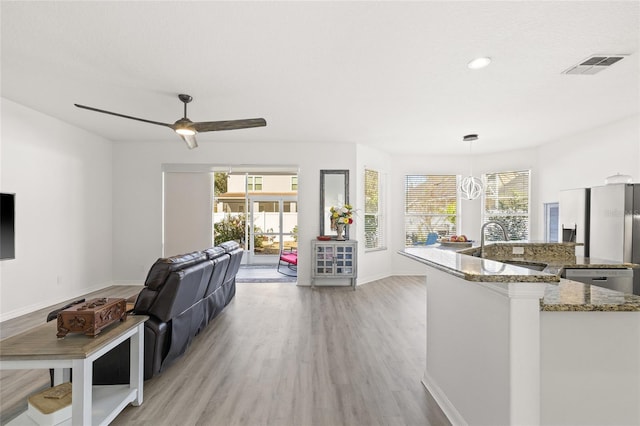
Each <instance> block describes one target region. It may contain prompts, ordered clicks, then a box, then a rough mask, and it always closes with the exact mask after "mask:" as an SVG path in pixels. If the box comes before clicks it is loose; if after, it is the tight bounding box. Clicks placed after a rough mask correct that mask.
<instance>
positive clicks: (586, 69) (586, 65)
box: [562, 55, 627, 74]
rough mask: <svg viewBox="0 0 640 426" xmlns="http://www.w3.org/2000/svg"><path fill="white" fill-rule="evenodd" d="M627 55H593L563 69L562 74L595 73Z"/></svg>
mask: <svg viewBox="0 0 640 426" xmlns="http://www.w3.org/2000/svg"><path fill="white" fill-rule="evenodd" d="M625 56H627V55H593V56H591V57H589V58H587V59H585V60H584V61H582V62H580V63H579V64H578V65H573V66H572V67H569V69H567V70H565V71H563V72H562V73H563V74H597V73H599V72H600V71H604V70H606V69H607V68H608V67H610V66H611V65H613V64H615V63H616V62H618V61H620V60H622V59H623V58H624V57H625Z"/></svg>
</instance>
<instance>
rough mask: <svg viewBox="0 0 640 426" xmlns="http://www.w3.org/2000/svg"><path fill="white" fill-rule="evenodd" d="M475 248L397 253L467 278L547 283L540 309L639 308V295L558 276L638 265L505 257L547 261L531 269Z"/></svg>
mask: <svg viewBox="0 0 640 426" xmlns="http://www.w3.org/2000/svg"><path fill="white" fill-rule="evenodd" d="M478 249H479V248H476V247H473V248H469V249H466V250H461V251H458V252H456V251H453V250H442V249H440V248H439V246H438V245H434V246H430V247H407V248H405V249H404V250H402V251H400V252H399V253H400V254H401V255H403V256H406V257H408V258H411V259H414V260H416V261H418V262H421V263H424V264H425V265H429V266H432V267H434V268H436V269H439V270H441V271H444V272H447V273H449V274H451V275H455V276H457V277H459V278H462V279H464V280H467V281H474V282H509V283H518V282H544V283H548V285H547V288H546V290H545V295H544V298H543V299H541V300H540V310H542V311H565V312H573V311H582V312H585V311H586V312H588V311H609V312H640V296H636V295H630V294H624V293H620V292H617V291H613V290H608V289H606V288H602V287H596V286H591V285H588V284H584V283H581V282H577V281H571V280H566V279H560V273H561V272H562V270H563V269H565V268H603V267H604V268H632V267H638V266H639V265H635V264H627V263H624V262H613V261H608V260H603V259H589V258H582V257H575V256H574V258H573V259H563V260H560V259H549V260H545V261H542V260H531V259H529V260H525V259H520V258H512V259H509V260H507V259H504V260H505V261H506V262H508V261H517V262H519V263H530V264H532V265H542V266H544V265H546V267H545V268H544V270H543V271H533V270H530V269H527V268H525V267H519V266H515V265H510V264H508V263H504V262H502V261H498V260H489V259H482V258H480V257H475V256H472V255H471V254H472V253H473V252H474V251H475V250H478ZM465 253H468V254H465Z"/></svg>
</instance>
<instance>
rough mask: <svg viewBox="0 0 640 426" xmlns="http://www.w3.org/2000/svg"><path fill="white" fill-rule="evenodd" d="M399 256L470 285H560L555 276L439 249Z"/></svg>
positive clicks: (407, 251)
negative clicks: (547, 283)
mask: <svg viewBox="0 0 640 426" xmlns="http://www.w3.org/2000/svg"><path fill="white" fill-rule="evenodd" d="M400 254H402V255H403V256H407V257H409V258H412V259H414V260H417V261H418V262H421V263H424V264H426V265H429V266H432V267H434V268H436V269H440V270H442V271H444V272H447V273H449V274H451V275H455V276H457V277H460V278H462V279H464V280H467V281H475V282H504V283H512V282H525V283H539V282H556V283H557V282H559V281H560V278H559V276H558V275H556V274H550V273H548V272H543V271H533V270H531V269H527V268H523V267H520V266H515V265H508V264H506V263H502V262H498V261H496V260H490V259H482V258H479V257H475V256H469V255H466V254H460V253H458V252H455V251H452V250H440V249H439V246H437V245H434V246H431V247H407V248H405V249H404V250H402V251H401V252H400Z"/></svg>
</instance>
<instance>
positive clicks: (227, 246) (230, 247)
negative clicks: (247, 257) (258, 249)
mask: <svg viewBox="0 0 640 426" xmlns="http://www.w3.org/2000/svg"><path fill="white" fill-rule="evenodd" d="M218 247H222V248H223V249H224V250H225V251H226V252H227V253H231V252H232V251H234V250H237V249H239V248H240V244H238V243H237V242H236V241H225V242H224V243H221V244H218Z"/></svg>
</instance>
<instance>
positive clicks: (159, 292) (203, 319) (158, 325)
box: [93, 241, 243, 384]
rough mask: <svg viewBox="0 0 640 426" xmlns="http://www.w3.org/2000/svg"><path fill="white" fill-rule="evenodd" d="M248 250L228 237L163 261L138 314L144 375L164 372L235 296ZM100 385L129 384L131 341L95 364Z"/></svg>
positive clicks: (142, 295) (155, 270) (153, 269)
mask: <svg viewBox="0 0 640 426" xmlns="http://www.w3.org/2000/svg"><path fill="white" fill-rule="evenodd" d="M242 253H243V250H242V248H241V247H240V246H239V244H238V243H236V242H234V241H228V242H225V243H222V244H220V245H219V246H216V247H211V248H208V249H206V250H203V251H198V252H193V253H188V254H183V255H179V256H172V257H168V258H160V259H158V260H157V261H156V262H155V263H154V264H153V265H152V266H151V269H150V270H149V273H148V275H147V278H146V280H145V283H144V288H143V289H142V290H141V291H140V293H139V294H138V296H137V298H136V302H135V305H134V308H133V313H135V314H139V315H148V316H149V320H148V321H146V322H145V324H144V379H145V380H148V379H150V378H152V377H153V376H154V375H156V374H158V373H160V372H162V371H164V370H165V369H166V368H168V367H169V366H170V365H172V364H173V363H174V362H175V361H176V360H177V359H178V358H180V356H182V355H183V354H184V353H185V352H186V351H187V349H188V347H189V345H190V344H191V342H192V341H193V339H194V338H195V336H197V335H198V334H199V333H200V332H201V331H202V330H203V329H204V328H205V327H207V325H208V324H209V323H210V322H211V321H212V320H213V319H214V318H215V317H216V316H217V315H218V314H220V312H222V310H223V309H224V307H225V306H227V305H228V304H229V302H230V301H231V300H232V299H233V297H234V296H235V292H236V275H237V273H238V270H239V268H240V262H241V260H242ZM93 373H94V375H93V376H94V377H93V380H94V384H115V383H128V382H129V341H128V340H127V341H126V342H123V343H122V344H121V345H120V346H118V347H116V348H114V349H113V350H112V351H110V352H109V353H107V354H105V355H104V356H102V357H101V358H99V359H98V360H96V362H95V363H94V371H93Z"/></svg>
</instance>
